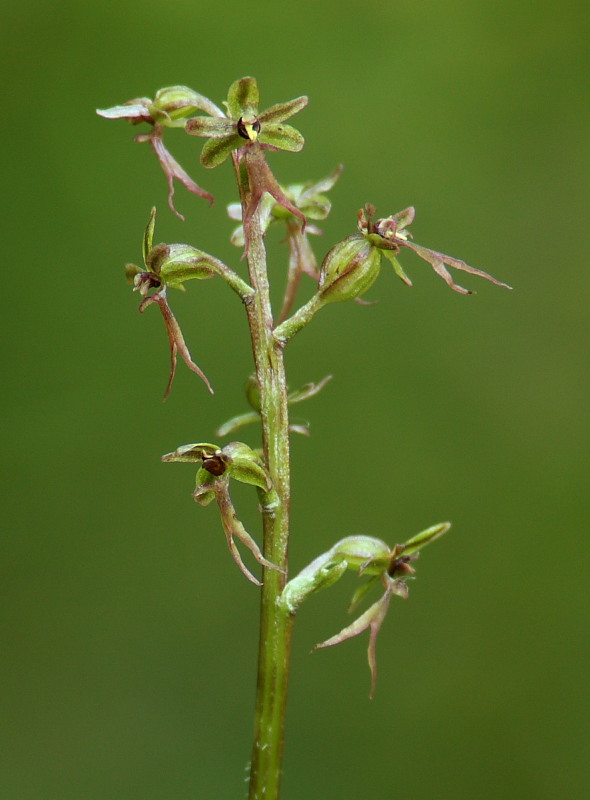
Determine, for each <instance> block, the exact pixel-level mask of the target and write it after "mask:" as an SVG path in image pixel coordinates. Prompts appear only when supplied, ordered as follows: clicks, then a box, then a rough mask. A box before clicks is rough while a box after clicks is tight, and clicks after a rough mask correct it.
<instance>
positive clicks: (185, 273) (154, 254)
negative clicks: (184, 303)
mask: <svg viewBox="0 0 590 800" xmlns="http://www.w3.org/2000/svg"><path fill="white" fill-rule="evenodd" d="M155 223H156V209H155V208H153V209H152V213H151V215H150V219H149V222H148V224H147V227H146V229H145V234H144V237H143V248H142V249H143V263H144V267H145V268H144V269H143V270H142V269H141V268H140V267H138V266H136V265H135V264H127V265H126V267H125V275H126V277H127V281H128V283H130V284H131V285H132V286H133V291H134V292H139V294H140V295H141V296H142V297H143V298H144V299H143V300H142V302H141V303H140V305H139V311H140V313H142V314H143V312H144V311H145V310H146V308H147V307H148V306H150V305H152V303H156V304H157V305H158V307H159V309H160V311H161V313H162V317H163V319H164V324H165V325H166V333H167V334H168V342H169V344H170V377H169V379H168V386H167V387H166V392H165V394H164V400H166V399H167V398H168V395H169V394H170V390H171V388H172V381H173V380H174V374H175V372H176V355H177V353H180V355H181V356H182V358H183V360H184V362H185V364H186V365H187V367H188V368H189V369H191V370H192V371H193V372H195V373H196V374H197V375H198V376H199V377H200V378H201V379H202V380H203V381H204V382H205V385H206V386H207V388H208V389H209V391H210V392H211V393H213V388H212V387H211V384H210V383H209V380H208V379H207V376H206V375H205V374H204V372H203V371H202V370H201V369H200V368H199V367H198V366H197V365H196V364H195V362H194V361H193V359H192V356H191V354H190V352H189V349H188V347H187V346H186V342H185V341H184V336H183V335H182V331H181V330H180V326H179V324H178V322H177V321H176V318H175V316H174V314H173V313H172V310H171V308H170V306H169V304H168V299H167V296H166V294H167V288H168V286H172V287H173V288H176V289H182V290H184V286H183V285H182V284H183V282H184V281H187V280H190V279H198V280H203V279H205V280H206V279H208V278H213V277H214V275H215V270H214V269H213V265H212V263H210V260H209V257H208V256H207V254H206V253H203V252H202V251H200V250H196V249H195V248H194V247H190V245H186V244H170V245H167V244H159V245H156V246H155V247H154V246H153V237H154V227H155ZM152 290H154V291H152ZM150 292H151V293H150Z"/></svg>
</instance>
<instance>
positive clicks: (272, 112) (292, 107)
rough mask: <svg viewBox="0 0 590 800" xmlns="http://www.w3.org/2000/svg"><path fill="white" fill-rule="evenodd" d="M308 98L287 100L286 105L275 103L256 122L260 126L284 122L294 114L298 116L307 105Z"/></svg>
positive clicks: (303, 96)
mask: <svg viewBox="0 0 590 800" xmlns="http://www.w3.org/2000/svg"><path fill="white" fill-rule="evenodd" d="M308 102H309V98H308V97H306V95H302V96H301V97H296V98H295V99H294V100H288V101H287V102H286V103H276V105H274V106H271V107H270V108H267V109H266V110H265V111H263V112H262V114H259V115H258V120H259V122H260V123H261V124H264V123H268V122H284V121H285V120H286V119H289V117H292V116H293V115H294V114H298V113H299V112H300V111H301V110H302V109H304V108H305V106H306V105H307V104H308Z"/></svg>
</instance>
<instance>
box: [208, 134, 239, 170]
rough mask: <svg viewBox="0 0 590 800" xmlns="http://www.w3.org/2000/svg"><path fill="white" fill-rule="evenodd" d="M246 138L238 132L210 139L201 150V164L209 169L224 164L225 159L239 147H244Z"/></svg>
mask: <svg viewBox="0 0 590 800" xmlns="http://www.w3.org/2000/svg"><path fill="white" fill-rule="evenodd" d="M243 144H244V140H243V139H241V138H240V137H239V136H238V134H237V133H233V134H231V135H230V136H225V137H224V138H223V139H209V140H208V141H207V142H205V144H204V146H203V149H202V150H201V164H202V165H203V166H204V167H207V169H213V167H218V166H219V165H220V164H223V162H224V161H225V159H226V158H227V157H228V156H229V155H230V153H232V152H233V151H234V150H237V149H238V147H242V145H243Z"/></svg>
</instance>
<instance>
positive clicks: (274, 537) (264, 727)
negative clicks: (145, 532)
mask: <svg viewBox="0 0 590 800" xmlns="http://www.w3.org/2000/svg"><path fill="white" fill-rule="evenodd" d="M234 164H235V166H236V172H237V175H238V184H239V186H240V195H241V200H242V208H243V218H244V219H246V207H247V204H248V202H249V200H250V186H249V184H248V183H247V177H246V173H245V170H243V169H241V168H240V167H241V166H243V165H240V163H239V156H238V155H237V154H236V156H235V158H234ZM246 224H247V229H246V231H245V233H246V241H247V242H248V269H249V273H250V283H251V286H252V288H253V289H254V291H255V294H254V296H253V298H252V299H251V301H250V300H249V302H248V303H247V304H246V309H247V313H248V322H249V325H250V334H251V339H252V350H253V354H254V362H255V367H256V376H257V378H258V383H259V387H260V413H261V418H262V441H263V448H264V459H265V462H266V466H267V469H268V471H269V474H270V477H271V481H272V489H271V491H270V492H268V493H262V495H261V509H262V517H263V527H264V546H263V550H264V556H265V558H266V559H268V560H269V561H271V562H272V563H273V564H276V566H277V567H279V569H280V570H283V571H278V570H277V569H269V568H266V567H265V568H264V570H263V586H262V590H261V606H260V641H259V649H258V680H257V688H256V707H255V719H254V742H253V747H252V760H251V770H250V791H249V795H248V798H249V800H278V798H279V791H280V780H281V765H282V757H283V742H284V727H285V711H286V704H287V685H288V678H289V662H290V651H291V632H292V617H291V615H290V614H288V613H287V612H286V611H285V610H284V609H283V608H281V606H280V605H279V602H278V599H279V597H280V595H281V592H282V590H283V588H284V585H285V582H286V573H287V549H288V539H289V500H290V484H289V481H290V475H289V416H288V408H287V382H286V378H285V368H284V362H283V352H282V348H281V346H280V345H279V344H278V342H277V341H276V339H275V337H274V335H273V317H272V309H271V304H270V295H269V286H268V276H267V269H266V251H265V248H264V242H263V237H262V231H261V229H260V221H259V216H258V212H255V213H254V214H252V215H251V216H250V217H249V219H248V222H247V223H246Z"/></svg>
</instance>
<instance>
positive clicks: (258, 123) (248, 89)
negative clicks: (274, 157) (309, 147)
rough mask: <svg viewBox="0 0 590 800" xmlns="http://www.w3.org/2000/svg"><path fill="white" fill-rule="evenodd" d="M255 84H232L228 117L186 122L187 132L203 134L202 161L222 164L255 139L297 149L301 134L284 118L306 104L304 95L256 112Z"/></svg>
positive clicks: (247, 81) (250, 80) (249, 81)
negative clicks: (235, 151)
mask: <svg viewBox="0 0 590 800" xmlns="http://www.w3.org/2000/svg"><path fill="white" fill-rule="evenodd" d="M259 101H260V98H259V93H258V84H257V83H256V80H255V78H250V77H246V78H240V79H239V80H237V81H235V82H234V83H232V85H231V86H230V88H229V92H228V95H227V102H226V103H225V106H226V108H227V116H224V117H219V116H217V115H216V116H209V117H194V118H193V119H191V120H189V121H188V122H187V124H186V132H187V133H190V134H192V135H193V136H202V137H204V138H206V139H208V140H209V141H207V142H205V144H204V145H203V149H202V151H201V164H203V166H204V167H208V168H212V167H217V166H219V164H222V163H223V162H224V161H225V160H226V158H227V157H228V156H229V155H230V153H232V152H233V151H234V150H237V149H238V148H239V147H244V146H245V145H247V144H248V143H251V142H258V143H260V144H262V145H265V146H267V147H269V148H271V149H273V150H290V151H292V152H298V151H299V150H301V148H302V147H303V144H304V139H303V136H302V135H301V134H300V133H299V131H298V130H296V129H295V128H292V127H291V126H290V125H285V124H284V122H285V120H287V119H289V117H292V116H293V115H294V114H296V113H297V112H298V111H301V109H302V108H305V106H306V105H307V97H296V98H295V99H294V100H290V101H289V102H287V103H278V104H277V105H274V106H271V107H270V108H267V109H266V111H262V112H259V111H258V106H259Z"/></svg>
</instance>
